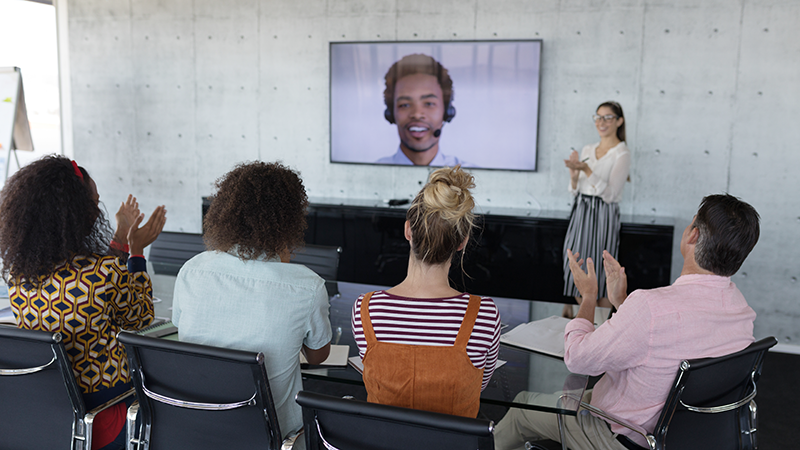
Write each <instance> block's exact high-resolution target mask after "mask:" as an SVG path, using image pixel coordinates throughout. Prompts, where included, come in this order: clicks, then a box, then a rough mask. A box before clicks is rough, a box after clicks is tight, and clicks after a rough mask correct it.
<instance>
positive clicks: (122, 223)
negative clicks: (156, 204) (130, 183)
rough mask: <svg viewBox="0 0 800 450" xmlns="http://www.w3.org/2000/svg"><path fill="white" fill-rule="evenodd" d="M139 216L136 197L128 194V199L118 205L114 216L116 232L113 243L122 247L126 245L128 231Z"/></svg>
mask: <svg viewBox="0 0 800 450" xmlns="http://www.w3.org/2000/svg"><path fill="white" fill-rule="evenodd" d="M139 214H141V213H140V211H139V203H138V202H137V201H136V197H134V196H133V195H130V194H128V199H127V200H125V201H124V202H122V203H120V205H119V210H118V211H117V213H116V214H114V218H115V219H117V230H116V232H115V233H114V240H115V241H117V242H119V243H120V244H123V245H124V244H127V243H128V230H130V228H131V224H133V222H134V221H135V220H136V218H137V217H139Z"/></svg>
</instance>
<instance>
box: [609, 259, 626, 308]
mask: <svg viewBox="0 0 800 450" xmlns="http://www.w3.org/2000/svg"><path fill="white" fill-rule="evenodd" d="M603 268H604V269H605V272H606V290H607V291H608V301H610V302H611V304H612V305H614V307H615V308H617V309H619V307H620V305H622V302H624V301H625V299H626V298H627V297H628V276H627V275H626V274H625V268H624V267H622V266H621V265H620V264H619V262H617V260H616V259H614V257H613V256H611V253H609V252H608V251H607V250H603Z"/></svg>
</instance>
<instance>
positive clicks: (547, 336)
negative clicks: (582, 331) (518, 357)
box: [500, 316, 570, 358]
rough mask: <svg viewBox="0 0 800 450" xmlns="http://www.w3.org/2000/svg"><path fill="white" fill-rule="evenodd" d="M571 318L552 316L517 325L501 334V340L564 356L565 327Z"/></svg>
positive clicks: (516, 345) (551, 354)
mask: <svg viewBox="0 0 800 450" xmlns="http://www.w3.org/2000/svg"><path fill="white" fill-rule="evenodd" d="M569 321H570V319H567V318H566V317H560V316H550V317H548V318H546V319H541V320H535V321H533V322H528V323H523V324H521V325H518V326H516V327H515V328H514V329H513V330H511V331H509V332H508V333H506V334H503V335H501V336H500V342H501V343H503V344H507V345H512V346H514V347H520V348H524V349H527V350H532V351H534V352H538V353H544V354H546V355H550V356H557V357H559V358H564V329H565V328H566V327H567V324H568V323H569Z"/></svg>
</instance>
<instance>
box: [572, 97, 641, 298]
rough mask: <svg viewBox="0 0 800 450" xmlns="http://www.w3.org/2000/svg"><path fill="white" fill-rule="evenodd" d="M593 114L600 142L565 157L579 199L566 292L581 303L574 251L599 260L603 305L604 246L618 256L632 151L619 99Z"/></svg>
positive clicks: (573, 223) (573, 209)
mask: <svg viewBox="0 0 800 450" xmlns="http://www.w3.org/2000/svg"><path fill="white" fill-rule="evenodd" d="M593 118H594V126H595V128H597V134H599V135H600V142H598V143H596V144H591V145H587V146H586V147H584V148H583V150H582V151H581V154H580V156H579V155H578V152H576V151H574V150H573V151H572V154H570V157H569V159H567V160H564V164H565V165H566V166H567V168H568V169H569V174H570V185H569V191H570V192H571V193H572V195H573V196H575V197H576V198H575V203H574V204H573V206H572V216H571V217H570V220H569V227H568V228H567V237H566V239H564V295H565V296H570V297H575V300H576V301H578V302H580V293H579V292H578V289H577V288H576V287H575V283H574V282H573V279H572V273H571V272H570V270H569V260H568V259H567V256H566V253H567V250H568V249H569V250H572V252H573V253H577V254H578V255H579V257H580V258H582V259H583V260H586V258H592V261H594V262H595V266H596V271H597V285H598V287H599V292H598V298H600V301H599V303H598V305H599V306H605V307H610V306H611V304H610V303H609V302H608V295H607V294H606V283H605V273H604V272H603V265H602V264H598V261H602V255H603V250H608V251H609V253H611V255H612V256H613V257H614V258H617V253H618V250H619V229H620V219H619V201H620V200H621V199H622V189H623V188H624V187H625V180H627V179H628V174H629V171H630V167H631V154H630V151H629V150H628V147H627V145H625V115H624V114H623V112H622V106H620V104H619V103H617V102H614V101H607V102H604V103H601V104H600V106H598V107H597V112H596V113H595V115H594V116H593ZM565 312H566V311H565ZM570 312H571V308H570Z"/></svg>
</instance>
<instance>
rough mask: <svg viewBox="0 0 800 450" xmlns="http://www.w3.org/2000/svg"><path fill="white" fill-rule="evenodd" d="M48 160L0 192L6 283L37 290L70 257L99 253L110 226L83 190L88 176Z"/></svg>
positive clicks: (58, 159) (61, 160)
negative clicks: (17, 283)
mask: <svg viewBox="0 0 800 450" xmlns="http://www.w3.org/2000/svg"><path fill="white" fill-rule="evenodd" d="M80 171H81V173H82V174H83V179H81V178H79V177H78V176H77V175H76V174H75V168H74V167H73V166H72V161H71V160H69V159H68V158H66V157H63V156H57V155H51V156H45V157H43V158H41V159H39V160H36V161H34V162H32V163H30V164H28V165H27V166H25V167H23V168H22V169H20V170H19V171H18V172H17V173H15V174H14V175H13V176H12V177H11V178H9V179H8V181H7V182H6V185H5V187H3V190H2V192H0V258H2V260H3V268H2V276H3V279H4V280H5V281H6V282H12V283H14V282H17V281H18V282H27V283H31V284H33V285H34V286H38V285H39V283H40V282H41V281H43V279H44V278H46V277H47V276H49V275H51V274H52V273H53V270H54V268H55V267H56V266H57V265H58V264H60V263H62V262H64V261H68V260H71V259H72V258H74V257H75V256H81V255H89V254H93V253H95V254H104V253H105V251H106V250H107V249H108V243H109V241H110V240H111V227H110V226H109V224H108V221H107V220H106V217H105V215H104V213H103V211H102V210H101V209H100V207H99V206H98V204H97V203H96V202H95V199H94V198H92V192H90V188H89V184H88V183H89V180H90V178H89V174H88V173H87V172H86V170H85V169H83V168H80Z"/></svg>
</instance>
